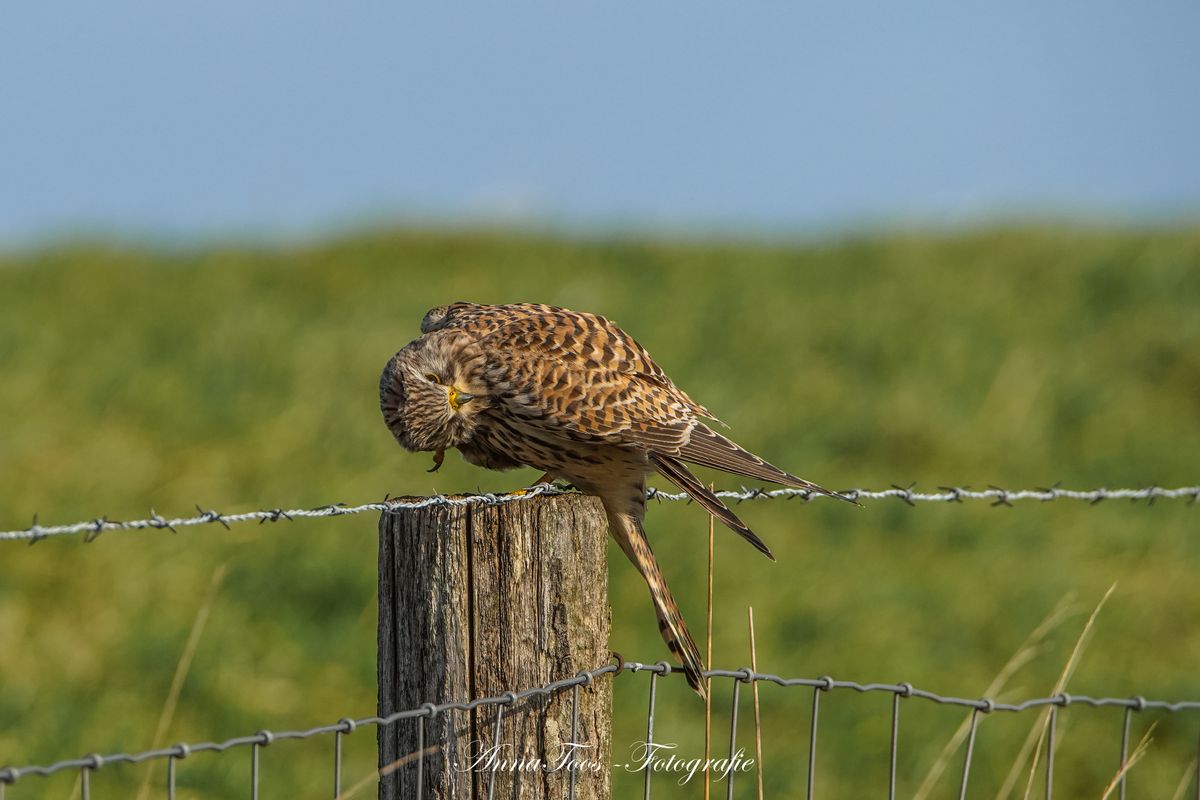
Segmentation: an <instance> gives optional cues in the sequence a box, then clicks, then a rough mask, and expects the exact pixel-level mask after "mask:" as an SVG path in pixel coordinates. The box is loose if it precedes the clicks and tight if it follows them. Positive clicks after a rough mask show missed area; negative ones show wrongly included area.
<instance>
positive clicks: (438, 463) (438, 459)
mask: <svg viewBox="0 0 1200 800" xmlns="http://www.w3.org/2000/svg"><path fill="white" fill-rule="evenodd" d="M445 460H446V451H445V450H438V451H437V452H436V453H434V454H433V466H432V467H430V468H429V469H427V470H425V471H426V472H437V471H438V470H439V469H441V468H442V462H443V461H445Z"/></svg>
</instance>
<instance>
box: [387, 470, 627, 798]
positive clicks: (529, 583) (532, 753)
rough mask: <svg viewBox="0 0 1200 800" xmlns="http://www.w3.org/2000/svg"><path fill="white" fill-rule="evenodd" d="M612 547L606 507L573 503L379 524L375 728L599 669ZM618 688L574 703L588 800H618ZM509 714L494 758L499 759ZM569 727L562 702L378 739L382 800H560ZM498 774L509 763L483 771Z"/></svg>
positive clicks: (582, 695)
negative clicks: (378, 719)
mask: <svg viewBox="0 0 1200 800" xmlns="http://www.w3.org/2000/svg"><path fill="white" fill-rule="evenodd" d="M607 541H608V523H607V521H606V518H605V516H604V512H603V510H602V508H601V506H600V503H599V501H598V500H596V499H595V498H592V497H584V496H582V495H576V494H566V495H557V496H535V497H531V498H527V499H524V500H520V501H517V502H510V503H504V504H501V505H491V506H485V505H469V506H456V507H448V506H437V505H434V506H428V507H425V508H420V509H403V510H397V511H393V512H385V513H384V514H383V515H382V516H381V517H380V520H379V657H378V658H379V660H378V672H379V714H380V715H381V716H383V715H387V714H390V713H392V712H394V711H398V710H404V709H411V708H419V707H421V706H422V705H423V704H425V703H435V704H440V703H447V702H462V703H466V702H468V701H470V700H472V699H475V698H480V697H491V696H496V695H503V694H505V693H506V692H509V691H514V692H515V691H521V690H523V689H529V688H533V687H537V686H544V685H546V684H547V683H550V682H551V681H556V680H560V679H562V678H569V677H571V676H573V675H575V674H577V673H578V672H580V671H583V670H590V669H594V668H596V667H598V666H601V665H602V664H604V663H605V662H606V661H607V660H608V657H609V652H608V627H609V607H608V573H607V567H606V563H605V554H606V549H607ZM611 686H612V682H611V680H609V679H607V678H601V679H598V680H596V681H595V682H594V683H593V685H592V686H590V687H587V686H583V687H580V689H579V692H578V697H579V708H578V729H577V733H576V735H575V743H576V744H579V745H586V746H587V748H586V749H576V750H575V753H576V756H577V758H578V759H579V760H580V762H581V763H582V764H583V766H584V768H582V769H578V770H576V782H577V785H576V797H578V798H580V800H607V799H608V797H609V789H610V776H609V769H608V765H609V764H610V763H611V760H612V759H611V756H610V751H611V705H612V691H611ZM501 708H503V712H502V717H501V733H500V738H499V744H500V747H498V748H493V745H494V744H495V743H496V742H495V740H494V735H495V729H496V721H497V712H498V709H501ZM571 711H572V690H570V689H567V690H565V691H564V692H561V693H559V694H558V695H556V696H555V697H553V698H551V699H549V700H547V699H545V698H542V697H538V696H535V697H531V698H528V699H526V700H523V701H521V702H519V703H517V704H515V705H511V706H497V705H488V706H482V707H479V708H476V709H474V710H472V711H447V712H443V713H441V714H438V715H437V716H433V717H427V718H423V719H422V718H417V719H411V720H400V721H398V722H395V723H393V724H391V725H388V726H381V727H380V728H379V762H380V767H381V769H383V770H385V771H387V770H391V771H390V772H389V773H388V774H386V775H385V776H384V777H383V778H382V779H381V781H380V785H379V797H380V798H385V799H386V800H392V798H412V797H416V796H417V792H416V789H417V781H418V776H420V780H421V782H422V795H421V796H422V797H423V798H430V799H431V800H433V799H436V800H444V799H447V798H480V799H482V798H488V797H495V798H497V799H499V798H518V797H519V798H522V800H525V799H526V798H529V799H530V800H543V798H556V800H557V799H560V798H565V797H566V796H567V791H568V785H569V781H570V770H568V769H554V767H555V766H557V765H558V764H559V762H560V761H561V760H562V758H563V753H564V749H563V747H562V745H563V744H564V743H565V744H569V743H571V723H572V716H571ZM418 726H424V727H423V731H419V727H418ZM419 734H420V736H421V741H423V743H424V746H425V750H424V754H425V755H424V758H423V759H421V758H420V757H418V756H417V755H416V754H417V749H418V747H417V746H418V735H419ZM567 749H568V750H569V749H570V748H567ZM491 754H494V758H492V757H491ZM497 760H500V761H502V762H503V763H500V764H499V767H498V768H496V769H489V766H491V765H495V764H496V761H497ZM419 762H420V763H419ZM514 762H515V763H516V767H515V768H514V767H513V765H514ZM539 764H540V765H544V766H545V767H546V768H545V769H539V768H537V766H538V765H539ZM493 780H494V781H495V786H494V787H491V786H490V784H491V782H492V781H493Z"/></svg>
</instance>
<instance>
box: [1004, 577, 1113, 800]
mask: <svg viewBox="0 0 1200 800" xmlns="http://www.w3.org/2000/svg"><path fill="white" fill-rule="evenodd" d="M1116 588H1117V585H1116V584H1115V583H1114V584H1113V585H1112V586H1109V587H1108V591H1107V592H1105V593H1104V596H1103V597H1101V598H1100V602H1099V603H1097V604H1096V607H1095V608H1094V609H1092V613H1091V616H1089V617H1088V620H1087V622H1086V623H1084V626H1083V630H1082V631H1080V632H1079V638H1078V639H1076V640H1075V647H1074V648H1073V649H1072V650H1071V656H1070V658H1068V659H1067V663H1066V665H1065V666H1064V667H1063V671H1062V673H1061V674H1059V676H1058V682H1057V683H1055V684H1054V691H1053V692H1052V693H1051V694H1052V695H1058V694H1060V693H1062V692H1064V691H1066V688H1067V681H1069V680H1070V679H1071V676H1072V675H1074V674H1075V668H1076V667H1078V666H1079V659H1081V658H1082V657H1083V651H1084V649H1085V648H1086V647H1087V643H1088V640H1090V639H1091V636H1092V626H1093V625H1095V624H1096V617H1098V616H1099V615H1100V609H1102V608H1104V604H1105V603H1107V602H1108V598H1109V597H1111V596H1112V593H1113V591H1114V590H1115V589H1116ZM1039 717H1040V719H1039V720H1038V722H1035V723H1034V728H1033V729H1034V730H1035V731H1038V736H1037V743H1036V744H1035V745H1034V748H1033V763H1031V764H1030V765H1029V778H1028V779H1027V780H1026V781H1025V794H1024V795H1022V797H1023V798H1024V800H1029V795H1030V794H1031V793H1032V792H1033V779H1034V777H1035V776H1036V775H1037V768H1038V761H1039V760H1040V758H1041V755H1042V743H1043V742H1044V741H1045V740H1046V734H1047V733H1048V732H1049V730H1050V709H1049V708H1048V707H1047V708H1044V709H1042V712H1041V714H1040V715H1039ZM1031 733H1032V731H1031ZM1021 761H1022V759H1018V762H1017V763H1016V764H1014V765H1013V769H1012V770H1010V771H1009V777H1010V778H1011V777H1013V776H1015V774H1016V773H1017V772H1019V771H1020V766H1019V765H1020V763H1021ZM1011 788H1012V787H1011V784H1010V783H1009V781H1008V780H1007V779H1006V780H1005V783H1004V788H1003V789H1002V790H1001V794H999V795H998V797H1001V798H1002V797H1007V795H1008V790H1011Z"/></svg>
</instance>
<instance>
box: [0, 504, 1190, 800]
mask: <svg viewBox="0 0 1200 800" xmlns="http://www.w3.org/2000/svg"><path fill="white" fill-rule="evenodd" d="M563 491H564V490H563V489H561V488H558V487H554V486H548V485H539V486H535V487H533V488H532V489H530V490H527V491H524V492H520V493H512V494H480V495H468V496H455V497H446V496H433V497H427V498H419V499H412V500H409V499H403V500H392V499H386V498H385V499H384V500H382V501H380V502H374V503H364V504H359V505H352V506H348V505H345V504H342V503H332V504H327V505H323V506H318V507H315V508H307V509H282V508H273V509H263V510H257V511H249V512H241V513H235V514H225V513H221V512H218V511H216V510H205V509H202V508H200V507H197V513H196V514H195V515H192V516H180V517H171V518H168V517H164V516H162V515H159V514H158V513H156V512H153V511H152V512H151V514H150V515H149V516H148V517H146V518H144V519H136V520H126V521H118V520H111V519H108V518H107V517H98V518H95V519H92V520H88V521H82V522H76V523H71V524H63V525H51V526H43V525H39V524H38V522H37V520H36V519H35V520H34V522H33V524H32V525H30V526H29V527H28V528H24V529H17V530H10V531H2V532H0V541H12V542H16V541H24V542H26V543H28V544H34V543H36V542H38V541H41V540H43V539H46V538H49V537H59V536H69V535H73V534H83V535H84V541H89V542H90V541H94V540H95V538H96V537H98V536H100V535H101V534H104V533H106V532H110V531H137V530H143V531H171V532H174V531H177V530H178V529H180V528H185V527H194V526H204V525H222V526H224V527H226V528H228V527H230V526H232V525H235V524H239V523H246V522H258V523H260V524H262V523H266V522H279V521H288V520H294V519H303V518H319V517H334V516H344V515H354V514H362V513H367V512H375V513H387V512H394V511H399V510H403V509H413V508H422V507H428V506H433V505H445V506H450V507H454V506H477V505H498V504H503V503H512V502H522V501H525V500H528V499H529V498H532V497H536V496H539V495H553V494H559V493H562V492H563ZM843 493H844V494H846V495H848V496H849V497H851V498H853V499H856V500H864V499H865V500H898V501H900V502H903V503H906V504H908V505H915V504H917V503H965V502H969V501H977V502H986V503H988V504H990V505H992V506H1011V505H1013V504H1014V503H1018V502H1022V501H1039V502H1051V501H1066V500H1074V501H1081V502H1085V503H1089V504H1097V503H1100V502H1102V501H1105V500H1127V501H1133V502H1144V503H1147V504H1153V503H1154V502H1155V501H1157V500H1160V499H1162V500H1184V501H1185V502H1187V503H1189V504H1194V503H1196V501H1197V499H1198V498H1200V486H1184V487H1178V488H1162V487H1157V486H1148V487H1140V488H1123V489H1108V488H1098V489H1090V490H1070V489H1062V488H1059V487H1049V488H1035V489H1018V490H1010V489H1004V488H1000V487H995V486H993V487H988V488H987V489H982V490H973V489H970V488H968V487H939V488H938V490H937V491H935V492H920V491H917V490H916V489H915V488H914V487H913V486H908V487H900V486H894V487H891V488H888V489H883V490H865V489H852V490H847V491H844V492H843ZM717 494H718V495H719V496H721V497H722V498H725V499H727V500H734V501H738V502H741V501H748V500H801V501H802V502H808V501H811V500H816V499H819V498H820V497H823V495H819V494H815V493H810V492H806V491H803V490H796V489H777V490H770V491H768V490H761V489H744V488H743V489H739V490H726V491H721V492H718V493H717ZM648 497H649V498H650V499H652V500H656V501H679V500H685V499H686V498H687V496H686V495H684V494H672V493H667V492H661V491H655V490H651V491H650V492H648ZM672 674H675V672H674V671H673V670H672V668H671V667H670V665H668V664H666V663H665V662H659V663H657V664H653V665H651V664H644V663H640V662H618V663H612V664H606V665H602V666H599V667H597V668H595V669H592V670H590V671H586V672H580V673H579V674H577V675H573V676H570V677H566V678H563V679H561V680H557V681H554V682H552V683H548V684H546V685H543V686H537V687H532V688H526V689H522V690H519V691H517V690H514V691H511V692H507V693H505V694H503V695H498V696H492V697H484V698H476V699H471V700H463V701H461V702H453V703H445V704H441V705H436V704H432V703H426V704H424V705H422V706H420V707H419V708H412V709H405V710H399V711H395V712H393V713H389V714H387V715H384V716H379V715H375V716H365V717H360V718H353V717H344V718H342V719H340V720H338V721H337V722H334V723H330V724H326V725H321V726H317V727H313V728H307V729H302V730H284V731H269V730H260V731H258V732H256V733H253V734H249V735H243V736H237V737H234V738H231V739H227V740H224V741H220V742H214V741H207V742H194V743H180V744H175V745H171V746H169V747H161V748H156V749H151V750H145V751H141V752H134V753H111V754H107V755H103V754H95V753H93V754H89V755H85V756H82V757H78V758H71V759H66V760H61V761H56V762H53V763H50V764H45V765H23V766H8V767H5V768H3V769H0V800H19V798H22V797H27V796H28V797H37V796H41V795H40V793H39V792H38V790H37V789H36V788H33V789H32V790H30V791H29V792H28V793H27V792H26V789H25V787H26V786H28V785H29V784H30V783H31V782H33V783H34V785H35V787H36V779H38V778H42V777H46V776H50V775H54V774H56V773H61V772H70V771H74V772H75V773H77V775H78V781H79V787H80V791H81V795H82V798H83V800H90V798H91V790H92V787H91V784H92V780H93V776H94V775H95V774H96V773H97V772H98V771H99V770H101V769H104V768H111V767H113V766H116V765H122V764H123V765H139V764H147V763H165V766H166V776H165V780H164V785H162V786H161V787H160V794H159V796H163V795H165V796H166V797H168V798H175V797H176V783H177V777H178V775H179V773H180V771H181V770H184V769H186V766H185V765H184V762H185V760H186V759H188V758H190V757H192V756H195V755H200V754H203V753H226V754H227V753H231V752H233V751H239V752H244V753H246V755H247V756H248V760H249V786H248V787H247V788H248V795H249V796H250V797H251V798H255V800H257V798H258V797H259V791H260V782H261V781H262V773H261V770H260V754H261V751H262V749H263V748H264V747H267V746H268V745H272V744H274V743H279V742H283V741H287V740H303V739H314V738H320V739H327V740H328V741H329V746H330V751H329V767H328V770H329V775H328V781H329V783H328V796H332V797H334V798H347V797H349V794H348V793H347V792H346V787H344V786H343V782H344V781H343V778H344V777H345V776H344V774H343V772H344V759H343V746H344V742H345V740H346V737H348V736H349V735H351V734H352V733H354V732H355V731H358V730H359V729H362V728H366V727H385V726H391V725H403V724H415V725H417V726H418V728H417V731H418V742H419V746H418V747H417V749H416V750H415V751H414V752H412V753H409V754H408V755H406V756H404V757H403V758H401V759H400V760H398V761H397V762H396V763H393V764H387V765H383V766H382V767H381V768H380V770H379V771H378V772H377V773H375V774H374V775H373V776H370V778H372V779H375V780H377V779H378V778H379V777H380V776H381V775H383V774H387V773H388V772H393V771H396V770H401V769H403V770H415V771H417V774H418V775H419V774H420V773H421V771H422V770H424V769H425V766H426V761H427V760H428V758H429V757H430V754H431V753H432V752H435V751H436V749H437V746H438V743H437V742H426V741H424V733H425V731H426V723H427V721H428V720H431V719H433V718H435V717H438V716H439V715H443V714H451V713H454V712H461V711H472V710H475V709H486V708H489V707H494V708H495V717H494V720H493V723H494V725H495V732H496V737H497V739H498V738H499V733H500V730H501V726H502V725H503V724H504V710H505V709H506V708H509V707H511V706H512V705H513V704H515V703H518V702H522V701H526V700H534V701H536V700H537V699H539V698H550V697H553V696H557V695H559V694H562V693H565V692H571V695H572V697H571V700H572V719H573V720H575V719H577V713H578V709H577V703H578V693H579V691H580V690H581V688H583V687H586V686H588V685H590V684H591V683H592V682H593V681H595V680H609V679H614V678H615V677H616V676H618V675H624V676H631V675H643V676H647V678H648V684H649V685H648V687H647V689H646V690H647V691H648V703H647V706H646V708H647V712H646V718H645V742H644V744H645V749H644V752H647V753H653V748H654V745H655V721H656V715H658V716H659V717H660V718H661V714H659V711H658V709H657V708H656V706H657V704H658V682H659V679H660V678H663V677H667V676H669V675H672ZM706 674H707V675H708V676H709V677H710V678H711V679H713V680H715V681H729V687H730V698H731V702H730V706H729V709H728V715H729V742H728V756H727V761H728V762H732V761H733V760H734V759H735V758H736V757H737V753H738V749H737V746H738V741H737V735H738V713H739V708H740V706H741V704H742V702H743V698H742V697H741V694H742V691H741V689H742V687H743V686H747V685H757V684H771V685H777V686H780V687H788V688H803V689H808V690H811V697H810V712H811V716H810V717H809V719H808V720H807V725H806V727H807V734H808V735H807V741H806V743H805V745H804V748H803V751H804V754H803V758H804V761H805V767H806V771H805V784H804V785H805V791H806V796H807V797H808V798H812V797H816V796H817V792H818V790H819V788H820V782H819V774H818V762H817V748H818V742H819V740H820V736H819V733H820V730H821V703H822V696H824V695H829V694H831V693H836V692H847V691H849V692H854V693H861V694H871V693H881V694H884V695H890V696H891V703H890V729H889V730H890V739H889V749H888V754H887V759H888V778H887V794H886V796H887V797H889V798H894V797H896V796H897V769H898V766H897V765H898V761H899V756H900V754H901V753H902V752H903V750H904V745H905V743H904V736H903V734H904V728H903V726H902V724H901V719H902V711H903V710H904V709H905V708H908V707H910V705H911V704H912V703H914V702H920V701H925V702H928V703H931V704H935V705H939V706H949V707H957V708H959V709H961V710H963V711H965V712H966V713H967V715H968V719H967V721H966V723H965V724H966V735H965V739H964V742H963V745H964V746H963V747H962V754H961V760H960V761H959V769H958V775H957V784H958V794H957V796H958V797H960V798H962V797H966V796H967V790H968V786H969V785H970V781H971V777H972V774H971V770H972V764H973V762H975V761H976V759H977V758H978V749H979V748H978V746H977V735H978V732H979V730H980V728H981V726H983V725H984V722H983V721H984V720H985V719H987V718H988V717H990V716H994V715H999V714H1021V713H1027V712H1037V711H1042V712H1044V713H1045V714H1046V724H1045V736H1044V740H1043V742H1042V745H1041V747H1042V757H1043V758H1044V762H1043V763H1044V767H1043V771H1042V779H1043V782H1044V787H1043V788H1044V796H1045V797H1047V798H1050V797H1052V796H1053V793H1054V784H1055V779H1054V774H1055V764H1056V760H1057V753H1058V750H1057V742H1056V732H1057V731H1058V724H1059V716H1060V715H1061V714H1064V713H1067V711H1068V709H1080V708H1086V709H1099V710H1103V709H1111V710H1112V711H1113V712H1116V713H1117V714H1118V715H1119V724H1116V725H1114V726H1113V730H1114V731H1115V734H1114V743H1113V744H1114V746H1113V756H1112V758H1111V763H1110V764H1109V766H1110V767H1111V773H1112V775H1113V776H1114V777H1113V783H1112V789H1113V791H1114V793H1115V794H1114V796H1117V797H1121V798H1124V797H1125V792H1126V784H1127V781H1128V774H1127V773H1128V771H1129V768H1130V766H1131V765H1132V764H1133V763H1134V762H1135V761H1136V759H1137V757H1138V752H1137V751H1138V748H1137V747H1136V746H1134V747H1133V748H1132V749H1131V731H1132V730H1134V729H1135V720H1136V719H1137V718H1138V716H1139V715H1144V714H1146V713H1147V712H1158V713H1165V714H1171V715H1179V714H1183V715H1185V716H1187V718H1188V723H1187V724H1188V725H1189V726H1194V727H1195V728H1197V729H1200V699H1187V698H1184V699H1165V700H1164V699H1146V698H1144V697H1140V696H1133V697H1116V696H1112V697H1093V696H1087V695H1077V694H1068V693H1065V692H1062V693H1058V694H1054V695H1052V696H1045V697H1035V698H1030V699H1025V700H1021V701H1016V702H1008V701H1001V700H998V699H996V698H988V697H981V698H969V697H956V696H947V695H942V694H938V693H936V692H932V691H927V690H924V689H920V688H917V687H914V686H913V685H911V684H909V683H883V682H880V683H860V682H857V681H850V680H835V679H834V678H831V677H828V676H825V677H818V678H782V677H780V676H778V675H774V674H767V673H759V672H755V671H753V670H751V669H750V668H744V669H740V670H711V671H709V672H708V673H706ZM620 680H622V681H624V682H626V683H628V682H629V681H630V680H631V679H630V678H629V677H622V678H621V679H620ZM618 688H620V690H621V691H635V688H634V687H632V686H628V685H626V686H621V687H618ZM1070 713H1072V714H1077V713H1079V712H1078V711H1075V710H1072V711H1071V712H1070ZM1197 733H1198V734H1200V730H1197ZM574 735H575V728H574V725H573V726H572V740H574ZM1193 741H1195V742H1196V743H1197V744H1196V747H1195V748H1194V752H1195V758H1194V759H1193V761H1192V762H1191V766H1189V765H1188V764H1181V765H1180V769H1188V770H1190V771H1191V777H1190V785H1191V787H1192V789H1193V794H1192V796H1193V797H1195V798H1196V799H1197V800H1200V736H1193ZM642 772H643V776H642V781H643V787H642V788H643V796H644V797H646V798H649V797H650V796H651V792H652V789H653V785H654V782H655V780H656V774H657V773H656V771H655V770H654V769H651V768H649V766H648V765H647V766H646V767H645V768H644V769H643V770H642ZM575 776H576V770H574V769H573V768H570V767H568V769H567V770H566V771H565V777H564V780H565V781H566V783H565V785H564V788H565V792H566V796H568V797H571V798H574V797H575ZM736 778H737V772H736V770H732V771H726V772H725V773H724V776H723V779H724V780H726V781H727V784H726V786H725V791H726V796H727V797H733V792H734V785H735V782H736ZM658 780H660V781H661V780H662V778H661V777H660V778H658ZM362 785H363V784H362V782H361V781H360V782H358V783H356V784H355V787H361V786H362ZM416 785H417V786H418V787H420V786H421V785H422V784H421V781H420V780H419V779H418V780H417V782H416ZM1180 785H1181V787H1182V786H1183V785H1184V784H1182V783H1181V784H1180ZM353 791H357V788H355V789H354V790H353ZM419 791H420V790H418V792H419ZM419 796H420V795H419V794H418V797H419ZM1179 796H1182V795H1179Z"/></svg>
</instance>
